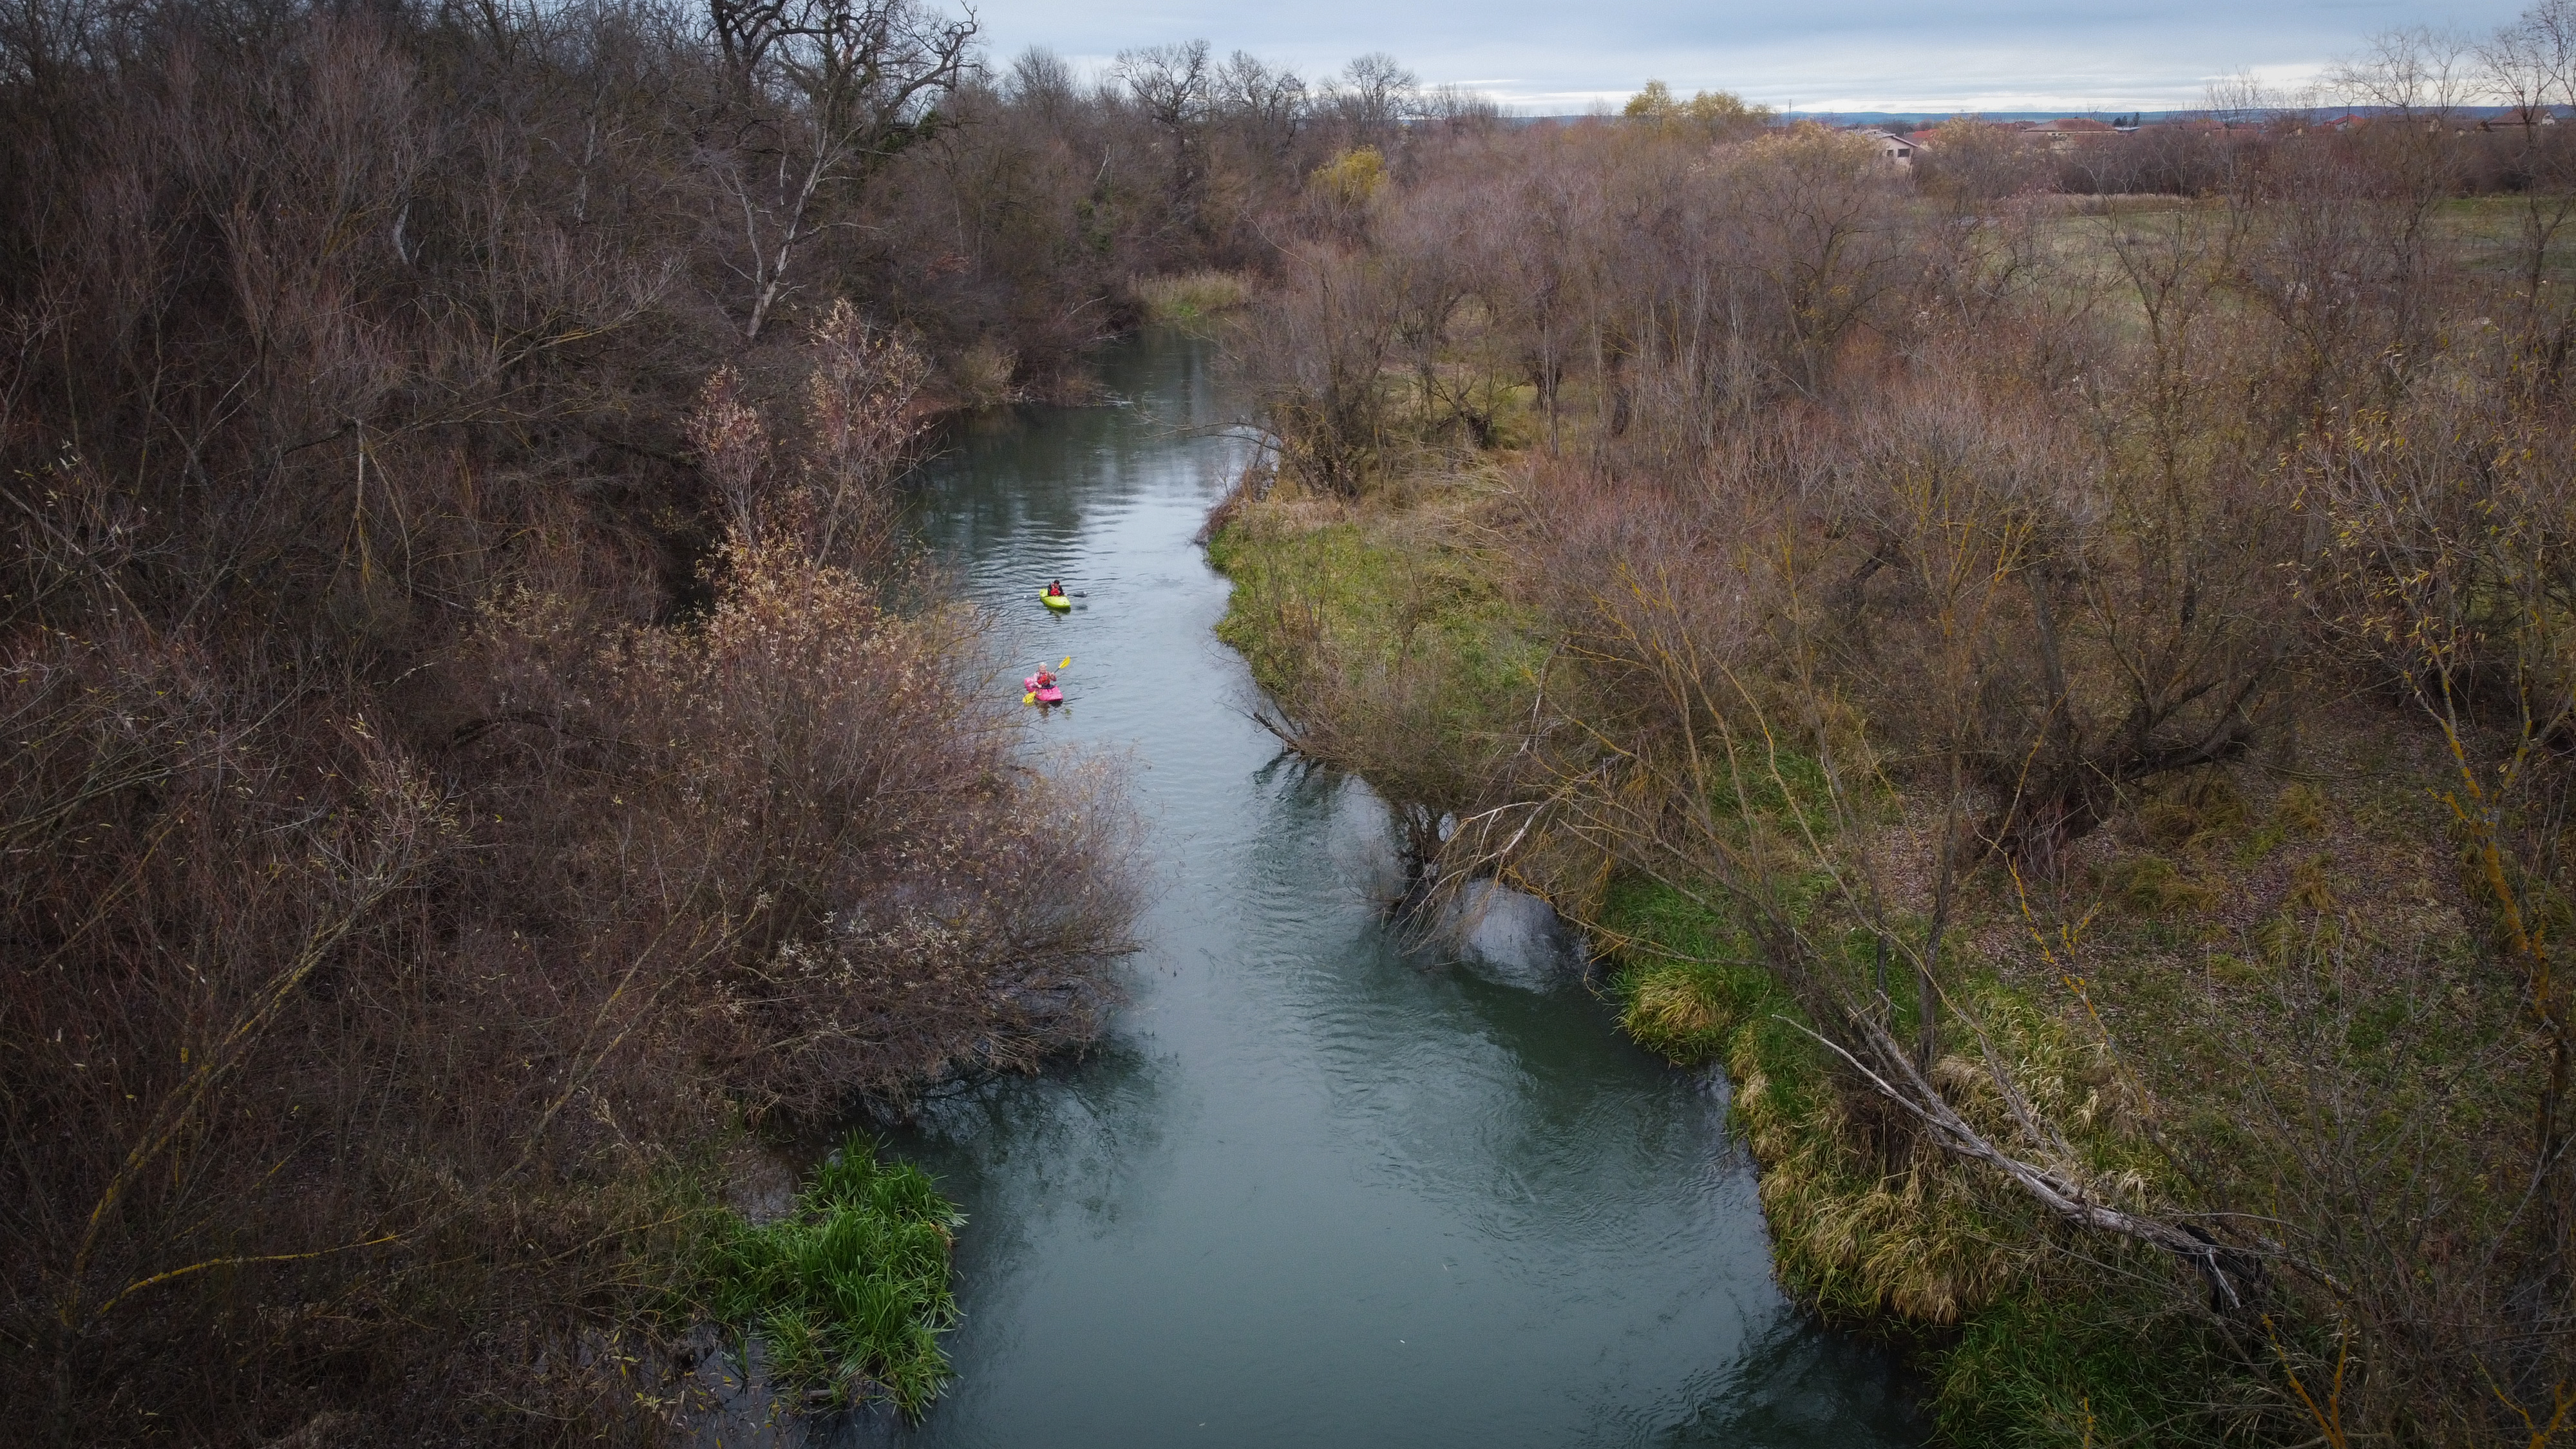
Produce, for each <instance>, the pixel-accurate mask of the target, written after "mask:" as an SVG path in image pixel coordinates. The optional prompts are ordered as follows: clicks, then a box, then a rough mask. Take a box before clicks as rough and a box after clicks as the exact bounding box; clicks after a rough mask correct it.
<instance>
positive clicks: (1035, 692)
mask: <svg viewBox="0 0 2576 1449" xmlns="http://www.w3.org/2000/svg"><path fill="white" fill-rule="evenodd" d="M1020 688H1021V689H1022V690H1025V691H1026V692H1027V694H1028V697H1029V699H1030V700H1031V701H1033V702H1035V703H1037V704H1062V703H1064V691H1063V690H1061V689H1058V688H1057V687H1056V686H1054V685H1052V684H1050V685H1048V686H1047V687H1046V688H1044V689H1040V688H1038V677H1037V676H1036V675H1034V674H1032V675H1030V676H1029V677H1028V678H1026V679H1023V680H1021V681H1020Z"/></svg>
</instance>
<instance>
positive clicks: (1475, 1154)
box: [821, 334, 1923, 1449]
mask: <svg viewBox="0 0 2576 1449" xmlns="http://www.w3.org/2000/svg"><path fill="white" fill-rule="evenodd" d="M1215 362H1216V358H1215V354H1214V352H1213V350H1212V349H1211V348H1210V347H1209V346H1208V345H1207V344H1205V343H1202V342H1198V341H1194V340H1191V339H1188V338H1184V337H1180V336H1176V335H1170V334H1164V335H1154V336H1147V337H1143V338H1137V339H1131V340H1129V341H1127V342H1124V343H1121V344H1119V345H1118V346H1116V347H1115V348H1113V349H1112V350H1111V352H1110V354H1109V356H1108V357H1107V358H1106V359H1105V368H1106V372H1105V376H1106V381H1107V383H1108V386H1109V389H1110V392H1111V395H1112V396H1113V397H1114V398H1115V399H1116V401H1115V402H1114V403H1112V404H1109V405H1104V406H1098V407H1087V408H1044V409H1024V410H1020V411H1018V412H1016V413H1014V414H1012V415H1010V416H1008V417H1005V418H1000V419H996V420H993V421H992V422H991V423H990V425H988V426H983V427H980V428H978V429H975V430H971V431H969V432H967V433H966V434H964V435H963V436H961V437H960V438H958V439H956V440H955V442H954V445H953V447H952V450H951V452H950V454H949V456H948V457H947V458H945V459H944V460H943V461H941V462H940V463H939V464H938V465H936V466H935V467H934V468H933V469H932V470H931V471H930V474H929V478H928V481H927V482H926V483H925V484H924V486H923V491H922V493H921V495H920V496H919V498H918V500H917V507H918V518H919V526H920V528H921V529H922V532H923V536H924V538H925V539H926V541H927V542H928V543H929V545H930V546H931V547H932V548H933V549H934V550H935V551H936V552H937V553H939V554H940V555H941V556H943V557H944V558H946V559H947V560H949V561H950V563H951V564H952V566H953V567H954V568H955V569H956V570H958V572H959V574H960V577H961V582H962V586H963V588H964V589H965V591H966V592H967V593H968V594H969V595H971V596H972V597H973V598H974V599H975V600H976V601H977V602H978V603H980V604H981V605H983V606H984V607H986V608H989V609H992V610H995V611H997V613H998V616H999V618H1000V619H1001V620H1003V621H1004V623H1003V628H1002V631H1001V634H1000V638H1001V640H1002V642H1003V646H1004V647H1005V649H1006V650H1007V651H1009V663H1010V668H1009V670H1008V674H1009V677H1010V678H1011V679H1014V680H1015V679H1016V678H1017V677H1018V676H1019V675H1020V674H1022V673H1025V672H1027V669H1028V667H1033V666H1035V665H1037V664H1039V663H1047V664H1053V663H1054V662H1055V661H1057V660H1059V659H1062V658H1064V657H1065V656H1067V655H1070V656H1072V661H1073V662H1072V665H1071V666H1070V668H1068V669H1067V670H1066V671H1065V674H1064V679H1065V688H1066V692H1067V695H1068V698H1069V703H1068V704H1067V706H1066V707H1064V708H1062V709H1059V710H1055V711H1053V712H1051V713H1050V714H1049V715H1048V716H1047V717H1046V718H1044V719H1042V720H1040V721H1037V728H1036V730H1035V731H1034V734H1035V735H1036V737H1037V744H1038V746H1039V748H1040V749H1042V750H1055V749H1059V748H1062V749H1080V750H1093V751H1106V752H1110V753H1113V754H1116V755H1118V756H1120V757H1121V758H1123V759H1125V760H1126V761H1128V763H1129V768H1130V771H1131V773H1132V776H1133V783H1134V790H1135V793H1136V797H1137V801H1138V804H1139V806H1140V807H1141V810H1142V812H1143V815H1144V818H1145V822H1146V842H1147V847H1148V855H1149V857H1150V859H1151V861H1152V867H1151V869H1152V872H1153V876H1152V880H1153V889H1152V900H1151V904H1150V906H1149V908H1148V909H1147V911H1146V913H1145V917H1144V920H1143V922H1142V929H1141V935H1142V939H1143V940H1144V942H1145V948H1144V950H1143V952H1142V953H1141V954H1140V955H1138V956H1137V957H1136V958H1135V960H1134V962H1133V965H1132V969H1131V971H1130V973H1129V974H1130V986H1129V994H1128V1000H1127V1002H1126V1004H1125V1005H1123V1006H1122V1007H1120V1008H1119V1010H1118V1012H1117V1014H1116V1016H1115V1018H1114V1021H1113V1024H1112V1026H1111V1029H1110V1031H1109V1033H1108V1035H1107V1037H1106V1039H1105V1040H1104V1041H1103V1042H1102V1043H1101V1044H1100V1045H1099V1047H1098V1048H1097V1049H1096V1050H1094V1051H1093V1052H1091V1053H1090V1054H1089V1055H1088V1057H1087V1058H1086V1059H1084V1060H1082V1061H1080V1062H1078V1063H1073V1064H1069V1065H1066V1066H1064V1067H1062V1068H1059V1069H1057V1070H1053V1071H1050V1072H1049V1073H1047V1074H1046V1075H1045V1076H1043V1077H1040V1078H1034V1079H1014V1080H1009V1081H1005V1082H1000V1083H995V1084H991V1085H988V1086H985V1087H983V1088H980V1089H978V1090H976V1091H973V1092H971V1093H967V1094H964V1095H962V1096H957V1097H953V1098H949V1099H945V1100H941V1101H938V1102H936V1103H934V1104H932V1105H931V1106H930V1107H929V1108H928V1109H927V1110H926V1111H925V1112H924V1113H923V1115H922V1116H921V1118H920V1120H919V1121H918V1122H916V1123H914V1124H911V1125H909V1126H907V1127H905V1128H903V1129H901V1130H900V1131H898V1132H897V1133H896V1134H895V1136H894V1146H895V1147H896V1149H897V1150H898V1151H900V1152H903V1153H905V1154H907V1155H909V1156H912V1157H914V1158H915V1159H917V1160H918V1161H920V1162H921V1163H922V1164H923V1165H924V1166H926V1167H927V1168H928V1169H929V1170H930V1171H931V1172H932V1173H933V1174H934V1175H936V1176H937V1177H938V1179H939V1181H940V1183H941V1185H942V1186H943V1188H944V1189H945V1190H946V1191H947V1192H948V1194H949V1195H950V1196H951V1197H953V1198H955V1199H956V1200H957V1201H958V1202H959V1203H960V1204H961V1205H962V1206H963V1207H964V1209H965V1211H966V1213H967V1215H968V1223H967V1227H966V1229H965V1231H964V1234H963V1236H962V1239H961V1241H960V1245H959V1250H958V1257H957V1293H958V1298H959V1301H960V1303H961V1305H962V1306H963V1308H964V1310H965V1322H964V1324H963V1326H962V1327H960V1328H959V1329H958V1330H957V1331H956V1332H955V1333H953V1334H952V1335H951V1336H950V1337H949V1339H948V1349H949V1352H950V1354H951V1356H952V1357H953V1359H954V1361H955V1365H956V1369H957V1373H958V1378H957V1381H956V1383H955V1384H954V1385H953V1386H952V1387H951V1388H950V1390H949V1392H948V1394H947V1395H946V1397H945V1398H943V1399H941V1400H940V1401H939V1402H938V1403H937V1404H936V1405H935V1406H934V1407H933V1408H932V1409H931V1410H930V1412H929V1414H928V1416H927V1418H926V1419H925V1420H924V1421H923V1422H922V1423H921V1424H920V1425H919V1426H918V1427H915V1428H910V1429H902V1430H897V1431H892V1433H891V1437H892V1438H894V1439H897V1440H900V1441H903V1442H906V1443H916V1444H919V1445H921V1446H924V1449H927V1446H958V1449H967V1446H972V1449H1080V1446H1094V1445H1097V1446H1104V1449H1110V1446H1115V1449H1151V1446H1161V1445H1228V1446H1272V1445H1276V1446H1298V1449H1310V1446H1317V1445H1390V1446H1393V1445H1406V1446H1410V1445H1423V1446H1433V1445H1444V1446H1445V1445H1457V1446H1462V1449H1466V1446H1474V1449H1507V1446H1521V1445H1527V1446H1534V1449H1535V1446H1547V1449H1562V1446H1571V1445H1593V1444H1598V1445H1648V1444H1652V1445H1697V1444H1709V1445H1718V1444H1723V1445H1732V1446H1803V1445H1817V1446H1826V1445H1830V1446H1835V1449H1852V1446H1869V1445H1880V1444H1908V1443H1919V1442H1921V1440H1922V1438H1923V1433H1922V1430H1921V1428H1920V1427H1919V1425H1917V1424H1916V1423H1915V1422H1914V1421H1912V1420H1911V1419H1910V1418H1909V1416H1908V1413H1907V1411H1906V1408H1905V1405H1904V1398H1905V1395H1904V1391H1903V1389H1902V1387H1901V1385H1899V1384H1898V1383H1897V1381H1896V1379H1895V1377H1894V1375H1893V1374H1892V1372H1891V1370H1890V1368H1889V1365H1888V1362H1887V1359H1886V1356H1885V1355H1883V1354H1882V1353H1880V1352H1878V1351H1877V1350H1874V1349H1871V1348H1868V1347H1866V1346H1863V1345H1860V1344H1856V1343H1853V1342H1851V1341H1849V1340H1847V1339H1845V1338H1843V1337H1841V1336H1839V1335H1836V1334H1833V1333H1829V1332H1826V1331H1824V1330H1821V1329H1819V1328H1817V1327H1815V1326H1814V1325H1812V1324H1810V1323H1808V1322H1807V1321H1806V1320H1804V1319H1803V1318H1802V1317H1801V1315H1800V1314H1799V1313H1798V1312H1797V1311H1796V1310H1795V1309H1794V1308H1793V1307H1792V1306H1791V1305H1790V1304H1789V1303H1788V1302H1787V1300H1786V1299H1784V1298H1783V1296H1782V1295H1781V1293H1780V1290H1779V1289H1778V1288H1777V1287H1776V1286H1775V1285H1774V1284H1773V1282H1772V1280H1771V1276H1770V1261H1769V1245H1768V1242H1767V1239H1766V1237H1765V1234H1764V1230H1763V1223H1762V1217H1761V1212H1760V1209H1759V1207H1758V1206H1757V1204H1756V1201H1755V1197H1754V1182H1753V1171H1752V1165H1751V1163H1750V1162H1749V1161H1748V1160H1747V1158H1746V1157H1745V1156H1744V1154H1743V1152H1742V1150H1741V1149H1740V1148H1739V1147H1737V1146H1735V1145H1733V1144H1732V1143H1731V1142H1730V1141H1729V1139H1728V1138H1727V1136H1726V1133H1725V1120H1724V1119H1725V1106H1726V1104H1725V1088H1724V1082H1723V1079H1722V1078H1721V1077H1719V1076H1718V1075H1717V1074H1715V1073H1713V1072H1708V1073H1695V1072H1682V1071H1676V1070H1674V1069H1672V1068H1670V1067H1668V1066H1666V1065H1664V1064H1663V1063H1662V1062H1660V1061H1658V1060H1656V1059H1654V1058H1652V1057H1650V1056H1648V1055H1647V1054H1646V1053H1644V1052H1641V1051H1639V1050H1637V1049H1636V1048H1635V1047H1634V1046H1632V1045H1630V1044H1628V1043H1627V1042H1626V1041H1625V1040H1624V1039H1623V1038H1622V1037H1620V1036H1619V1034H1618V1033H1617V1031H1616V1029H1615V1026H1614V1021H1613V1016H1612V1012H1611V1010H1610V1009H1609V1007H1608V1006H1607V1005H1606V1004H1605V1003H1604V1002H1602V1001H1601V1000H1599V999H1598V998H1596V997H1595V996H1594V995H1592V994H1591V993H1590V992H1588V991H1587V990H1586V989H1585V988H1584V986H1583V984H1582V983H1581V981H1580V979H1579V977H1578V975H1577V973H1576V972H1575V971H1574V970H1572V969H1571V967H1570V965H1569V964H1567V963H1565V962H1562V961H1558V960H1555V959H1551V951H1550V944H1551V943H1550V942H1549V941H1548V940H1547V939H1546V938H1545V937H1544V936H1543V935H1535V934H1531V933H1527V932H1524V933H1522V934H1521V938H1520V939H1517V940H1510V941H1504V942H1501V943H1499V945H1498V949H1497V951H1496V952H1495V954H1494V955H1493V956H1492V957H1491V958H1482V957H1480V958H1477V959H1474V960H1470V961H1466V962H1460V961H1456V960H1451V959H1447V958H1445V957H1444V956H1441V955H1439V954H1434V953H1424V952H1419V951H1407V950H1406V949H1404V947H1403V944H1402V943H1401V942H1400V941H1399V940H1397V939H1396V937H1395V935H1394V934H1393V933H1392V932H1391V931H1390V929H1389V928H1388V926H1387V924H1386V922H1385V920H1384V918H1383V916H1382V914H1381V912H1380V910H1379V907H1378V905H1377V904H1376V901H1377V898H1378V896H1379V895H1380V894H1381V893H1383V892H1384V891H1385V890H1386V889H1387V888H1388V884H1389V881H1390V878H1391V875H1392V872H1393V870H1394V865H1393V853H1392V837H1391V833H1390V830H1389V826H1388V822H1387V818H1386V815H1385V812H1384V810H1383V808H1382V807H1381V806H1380V805H1379V803H1378V802H1377V801H1376V799H1375V798H1374V797H1373V796H1371V795H1370V793H1369V792H1368V791H1367V789H1366V788H1365V787H1364V786H1361V785H1359V784H1357V783H1355V782H1352V781H1349V780H1346V779H1342V778H1338V777H1335V776H1332V775H1328V774H1322V773H1317V772H1313V771H1309V770H1305V769H1302V768H1300V767H1299V766H1298V765H1297V764H1296V763H1295V762H1294V761H1292V760H1289V759H1286V758H1283V757H1282V756H1281V754H1280V751H1279V747H1278V742H1277V741H1276V740H1275V739H1273V738H1272V737H1271V736H1270V735H1268V734H1267V733H1265V732H1263V731H1262V730H1261V729H1260V728H1259V727H1257V726H1256V725H1254V724H1253V723H1252V722H1251V721H1250V720H1249V719H1248V718H1247V717H1246V716H1245V714H1244V712H1243V706H1244V705H1245V704H1246V703H1247V702H1248V701H1249V699H1250V698H1251V690H1252V686H1251V684H1250V681H1249V679H1248V678H1247V676H1246V674H1245V670H1244V667H1243V664H1242V661H1241V660H1240V659H1239V658H1238V657H1236V656H1235V655H1234V654H1233V653H1232V652H1231V651H1229V650H1227V649H1226V648H1225V647H1224V646H1222V645H1220V644H1219V643H1218V642H1217V641H1216V639H1215V637H1214V635H1213V634H1212V632H1211V630H1212V629H1213V627H1214V625H1215V624H1216V621H1217V619H1218V617H1219V616H1220V615H1221V614H1222V613H1223V612H1224V610H1225V604H1226V591H1227V584H1226V581H1225V580H1224V579H1223V578H1222V577H1221V576H1219V575H1218V574H1217V573H1216V572H1215V571H1214V570H1212V569H1211V568H1209V567H1208V564H1207V561H1206V559H1205V557H1204V555H1203V554H1202V552H1201V550H1200V549H1199V548H1198V547H1197V546H1196V545H1195V544H1194V543H1193V541H1192V536H1193V534H1194V533H1195V531H1196V530H1197V528H1198V527H1199V523H1200V520H1201V518H1202V516H1203V515H1204V514H1205V512H1206V510H1207V508H1208V507H1209V505H1210V504H1212V503H1213V502H1214V501H1215V500H1216V498H1217V497H1218V496H1219V494H1220V493H1222V491H1223V490H1224V487H1225V484H1226V482H1227V480H1228V479H1229V478H1230V477H1231V476H1232V475H1233V473H1234V471H1235V470H1236V469H1237V468H1239V467H1240V465H1241V462H1242V459H1243V456H1244V448H1245V443H1244V442H1243V440H1242V437H1241V435H1239V434H1237V433H1233V432H1230V431H1227V430H1226V429H1224V427H1223V425H1224V424H1225V423H1227V422H1228V421H1230V415H1229V413H1228V412H1227V410H1226V407H1225V404H1224V395H1223V391H1222V389H1221V387H1220V386H1219V383H1218V380H1217V378H1216V375H1215ZM1051 577H1062V578H1063V579H1064V581H1065V583H1066V586H1067V588H1068V589H1070V590H1073V591H1075V592H1076V593H1077V594H1078V595H1080V596H1081V597H1079V598H1078V599H1077V602H1076V607H1075V609H1074V610H1073V611H1072V612H1071V613H1070V614H1069V615H1065V616H1062V617H1057V616H1051V615H1049V614H1047V613H1045V612H1044V611H1043V610H1042V609H1041V608H1040V607H1039V605H1038V602H1037V599H1036V597H1035V596H1036V594H1037V591H1038V589H1039V588H1040V587H1041V586H1042V585H1043V583H1044V582H1045V581H1046V580H1047V579H1049V578H1051ZM1067 824H1068V828H1073V829H1079V828H1081V822H1078V821H1074V822H1068V823H1067ZM888 1434H889V1431H888V1430H887V1429H886V1427H885V1425H884V1423H883V1421H882V1420H867V1419H862V1420H857V1421H848V1422H844V1423H842V1424H841V1425H840V1426H839V1427H838V1428H837V1429H835V1430H831V1431H828V1432H827V1433H826V1434H825V1435H824V1436H821V1437H836V1438H839V1439H841V1440H843V1441H845V1442H853V1443H855V1442H875V1441H877V1440H878V1439H880V1438H884V1437H887V1436H888Z"/></svg>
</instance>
